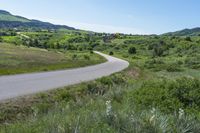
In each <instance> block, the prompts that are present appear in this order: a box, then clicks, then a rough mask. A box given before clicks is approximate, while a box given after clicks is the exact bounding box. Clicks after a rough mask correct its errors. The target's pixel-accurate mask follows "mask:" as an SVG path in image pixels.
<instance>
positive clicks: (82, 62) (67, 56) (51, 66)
mask: <svg viewBox="0 0 200 133" xmlns="http://www.w3.org/2000/svg"><path fill="white" fill-rule="evenodd" d="M91 55H92V56H91ZM105 61H106V60H105V59H104V58H102V57H101V56H99V55H97V54H95V53H91V52H90V51H83V52H76V53H74V52H73V51H68V52H64V51H59V50H46V49H39V48H28V47H26V46H15V45H13V44H6V43H1V44H0V75H8V74H9V75H10V74H19V73H30V72H40V71H52V70H61V69H69V68H76V67H84V66H88V65H94V64H99V63H102V62H105Z"/></svg>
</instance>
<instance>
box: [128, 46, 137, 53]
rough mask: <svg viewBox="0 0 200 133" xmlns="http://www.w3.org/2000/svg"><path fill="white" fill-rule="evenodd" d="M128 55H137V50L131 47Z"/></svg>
mask: <svg viewBox="0 0 200 133" xmlns="http://www.w3.org/2000/svg"><path fill="white" fill-rule="evenodd" d="M128 53H129V54H136V48H135V47H130V48H129V49H128Z"/></svg>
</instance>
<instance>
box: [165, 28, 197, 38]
mask: <svg viewBox="0 0 200 133" xmlns="http://www.w3.org/2000/svg"><path fill="white" fill-rule="evenodd" d="M164 35H169V36H200V27H197V28H193V29H184V30H180V31H176V32H169V33H166V34H164Z"/></svg>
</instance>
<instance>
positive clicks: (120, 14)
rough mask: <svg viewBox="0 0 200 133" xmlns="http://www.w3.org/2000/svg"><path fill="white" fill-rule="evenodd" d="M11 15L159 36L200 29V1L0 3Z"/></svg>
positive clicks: (27, 0)
mask: <svg viewBox="0 0 200 133" xmlns="http://www.w3.org/2000/svg"><path fill="white" fill-rule="evenodd" d="M0 3H1V4H0V9H1V10H7V11H9V12H11V13H12V14H14V15H20V16H24V17H27V18H30V19H38V20H42V21H46V22H51V23H54V24H63V25H68V26H72V27H75V28H78V29H83V30H90V31H96V32H107V33H128V34H130V33H131V34H162V33H166V32H171V31H176V30H181V29H185V28H194V27H200V17H199V13H200V8H199V7H200V0H0Z"/></svg>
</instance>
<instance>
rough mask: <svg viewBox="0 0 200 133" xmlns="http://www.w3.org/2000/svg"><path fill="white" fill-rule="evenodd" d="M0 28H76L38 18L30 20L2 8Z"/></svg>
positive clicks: (0, 11)
mask: <svg viewBox="0 0 200 133" xmlns="http://www.w3.org/2000/svg"><path fill="white" fill-rule="evenodd" d="M0 28H41V29H61V28H64V29H68V30H75V28H73V27H69V26H65V25H54V24H51V23H47V22H42V21H38V20H30V19H27V18H24V17H21V16H15V15H12V14H11V13H9V12H7V11H4V10H0Z"/></svg>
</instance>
